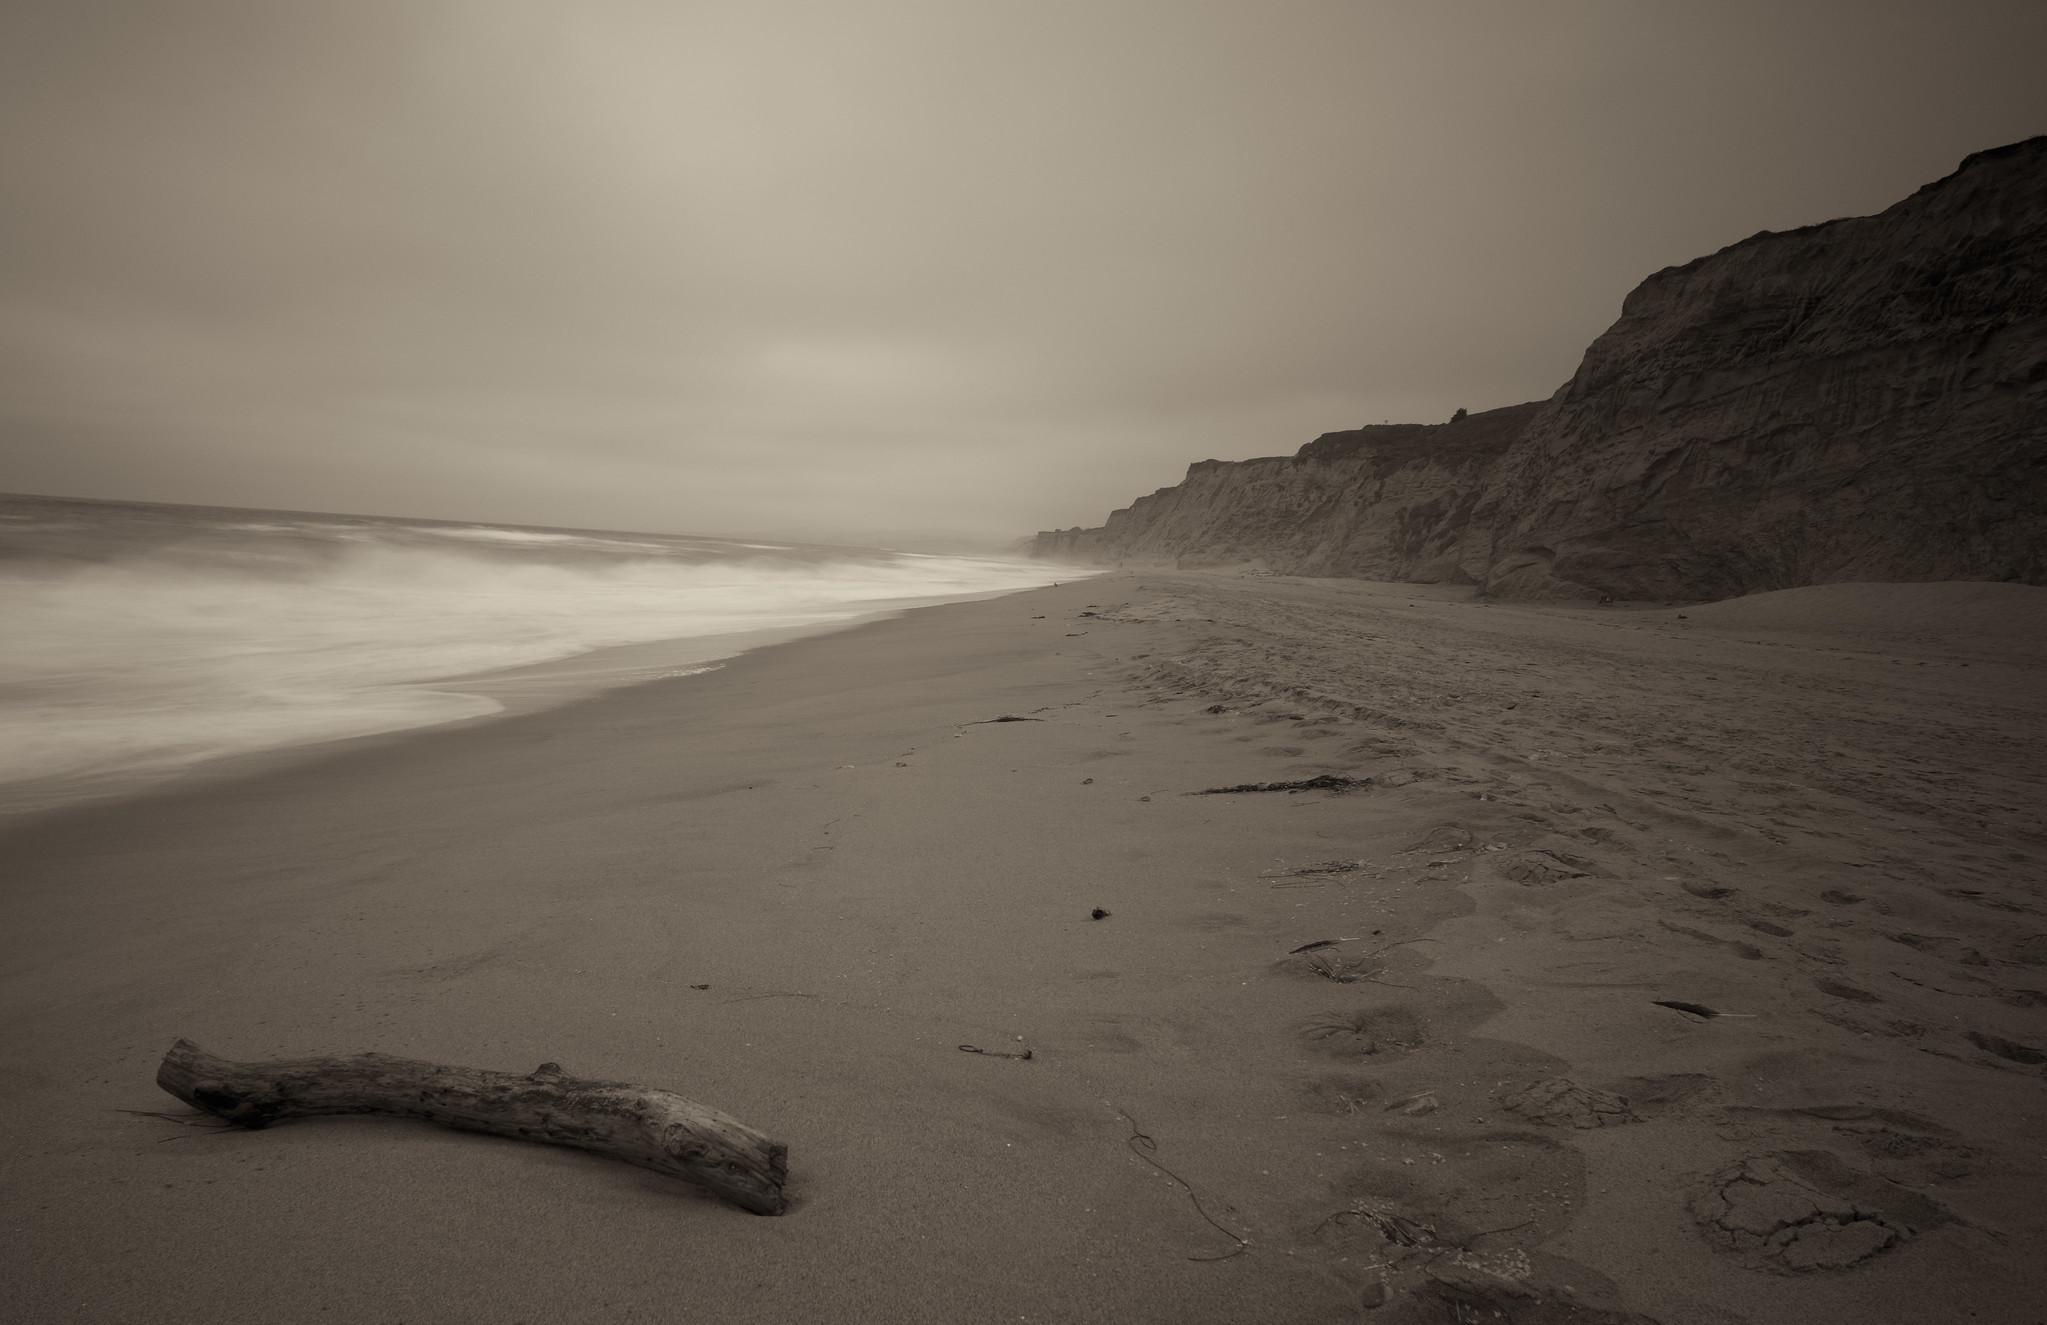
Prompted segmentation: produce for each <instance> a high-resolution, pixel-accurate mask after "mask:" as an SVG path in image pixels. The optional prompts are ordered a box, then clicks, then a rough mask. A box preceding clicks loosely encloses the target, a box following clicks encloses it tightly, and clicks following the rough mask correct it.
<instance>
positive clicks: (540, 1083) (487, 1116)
mask: <svg viewBox="0 0 2047 1325" xmlns="http://www.w3.org/2000/svg"><path fill="white" fill-rule="evenodd" d="M156 1084H157V1085H159V1086H161V1087H163V1088H164V1089H165V1090H167V1091H169V1092H170V1093H171V1094H173V1095H175V1096H177V1097H178V1098H179V1099H181V1100H183V1101H184V1102H185V1103H187V1104H189V1105H191V1106H192V1107H193V1108H195V1109H201V1110H203V1111H205V1112H207V1113H210V1114H212V1115H214V1116H215V1117H217V1118H221V1119H224V1120H225V1121H227V1122H230V1123H233V1124H234V1125H236V1126H237V1127H247V1128H251V1129H255V1128H262V1127H268V1126H269V1125H270V1124H272V1123H275V1122H282V1121H284V1120H285V1119H289V1118H309V1117H316V1116H319V1115H322V1114H351V1113H364V1114H381V1115H384V1116H387V1117H392V1118H417V1119H420V1120H421V1121H423V1122H430V1123H439V1124H440V1125H441V1126H443V1127H453V1128H458V1129H460V1130H462V1131H468V1132H488V1133H490V1134H491V1135H493V1136H503V1137H510V1138H513V1139H516V1140H523V1141H538V1142H543V1143H546V1144H549V1145H559V1146H574V1147H576V1148H577V1149H580V1150H589V1151H594V1152H596V1153H598V1154H601V1155H608V1156H610V1157H611V1158H613V1159H621V1160H624V1161H625V1162H626V1163H628V1164H637V1165H639V1166H640V1167H641V1168H645V1169H652V1170H654V1171H655V1172H656V1173H665V1174H668V1175H670V1176H671V1177H677V1178H682V1179H684V1180H685V1181H688V1182H693V1183H696V1184H698V1185H699V1186H702V1187H705V1188H708V1189H709V1190H711V1191H712V1192H715V1193H716V1194H718V1195H719V1196H722V1197H724V1198H725V1199H726V1200H728V1201H731V1202H732V1203H733V1204H735V1205H738V1206H740V1207H742V1208H744V1209H747V1210H751V1211H752V1212H753V1213H755V1214H760V1215H778V1214H781V1213H782V1212H783V1211H784V1210H785V1209H787V1208H788V1200H787V1197H786V1196H785V1195H784V1193H783V1185H784V1183H785V1182H786V1180H787V1177H788V1147H786V1146H784V1145H783V1144H781V1143H780V1142H778V1141H771V1140H769V1139H768V1138H767V1137H765V1136H763V1135H761V1134H760V1133H759V1132H756V1131H754V1130H753V1129H752V1128H750V1127H748V1126H746V1125H745V1124H744V1123H741V1122H739V1121H737V1120H736V1119H733V1118H729V1117H727V1116H726V1115H724V1114H722V1113H719V1112H718V1111H717V1110H715V1109H710V1108H706V1107H705V1106H704V1105H701V1104H698V1103H696V1102H695V1101H694V1100H687V1099H684V1098H683V1097H682V1096H680V1095H676V1094H672V1093H671V1092H669V1091H665V1090H655V1089H650V1088H648V1087H645V1086H635V1085H629V1084H627V1083H625V1082H620V1081H590V1080H585V1079H583V1078H581V1077H572V1076H570V1075H568V1073H566V1072H564V1071H563V1070H562V1068H561V1065H560V1064H558V1063H542V1064H541V1065H540V1066H539V1067H538V1068H536V1069H534V1070H533V1071H532V1072H531V1073H529V1074H527V1075H525V1076H516V1075H514V1074H512V1073H509V1072H486V1071H481V1070H479V1069H476V1068H469V1067H449V1066H445V1065H443V1064H440V1063H428V1062H421V1061H419V1060H416V1059H410V1058H393V1057H390V1056H388V1055H385V1054H358V1055H355V1056H353V1057H347V1058H291V1059H277V1060H274V1061H270V1062H261V1063H236V1062H230V1061H229V1060H227V1059H224V1058H216V1057H214V1056H213V1055H212V1054H209V1053H207V1052H205V1051H204V1050H202V1049H201V1048H199V1046H197V1045H195V1044H193V1043H192V1042H191V1041H190V1040H182V1039H181V1040H179V1041H178V1042H177V1043H176V1044H174V1045H172V1046H171V1049H170V1052H169V1053H167V1054H165V1055H164V1060H163V1065H162V1066H161V1067H159V1068H158V1069H157V1073H156Z"/></svg>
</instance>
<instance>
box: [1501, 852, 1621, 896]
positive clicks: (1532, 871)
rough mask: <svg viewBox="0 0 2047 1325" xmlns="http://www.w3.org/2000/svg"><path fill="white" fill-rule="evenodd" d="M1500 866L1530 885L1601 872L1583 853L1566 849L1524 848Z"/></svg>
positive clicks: (1526, 884)
mask: <svg viewBox="0 0 2047 1325" xmlns="http://www.w3.org/2000/svg"><path fill="white" fill-rule="evenodd" d="M1498 868H1499V871H1500V873H1501V874H1502V875H1503V876H1505V877H1506V878H1509V879H1512V880H1513V881H1514V882H1516V883H1518V884H1521V885H1523V886H1524V887H1530V888H1539V887H1542V886H1543V885H1545V884H1552V883H1562V882H1564V881H1565V880H1567V879H1583V878H1589V877H1591V876H1593V875H1595V874H1598V873H1600V872H1601V871H1600V869H1599V867H1598V866H1597V865H1595V864H1593V863H1592V862H1591V861H1589V860H1587V859H1585V858H1584V857H1583V856H1574V855H1571V854H1570V853H1568V852H1563V851H1522V852H1519V853H1517V854H1515V855H1512V856H1509V857H1508V858H1507V859H1505V860H1503V861H1501V862H1500V864H1499V867H1498Z"/></svg>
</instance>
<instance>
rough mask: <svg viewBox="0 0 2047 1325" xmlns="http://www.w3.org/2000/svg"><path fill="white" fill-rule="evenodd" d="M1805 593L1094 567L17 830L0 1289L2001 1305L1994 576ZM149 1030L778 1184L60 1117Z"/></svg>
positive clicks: (877, 1305) (2012, 1221) (490, 1142)
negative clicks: (682, 1113)
mask: <svg viewBox="0 0 2047 1325" xmlns="http://www.w3.org/2000/svg"><path fill="white" fill-rule="evenodd" d="M1802 592H1808V593H1809V594H1810V595H1811V596H1810V597H1809V598H1807V599H1806V600H1803V601H1792V600H1785V599H1782V598H1776V597H1772V598H1765V599H1756V600H1746V601H1744V602H1737V603H1732V604H1723V605H1716V606H1712V607H1705V608H1692V609H1686V610H1685V612H1684V615H1683V616H1682V617H1680V615H1679V614H1678V612H1677V611H1676V610H1657V611H1628V610H1613V609H1608V610H1597V609H1589V608H1588V609H1557V608H1536V607H1516V606H1504V605H1493V606H1486V605H1481V604H1478V603H1474V602H1471V601H1468V600H1466V599H1465V598H1464V597H1463V596H1462V595H1461V594H1458V593H1454V592H1450V591H1443V590H1430V589H1420V588H1412V587H1408V586H1385V585H1369V584H1352V583H1342V582H1324V581H1301V580H1286V579H1267V578H1238V577H1230V576H1225V575H1199V576H1197V575H1117V576H1112V577H1107V578H1104V579H1099V580H1093V581H1086V582H1080V583H1074V584H1067V585H1064V586H1061V587H1057V588H1053V589H1046V590H1038V591H1033V592H1029V593H1024V594H1018V595H1013V596H1010V597H1006V598H1001V599H995V600H990V601H984V602H977V603H965V604H955V605H949V606H946V607H940V608H932V609H924V610H920V611H916V612H912V613H909V614H908V615H906V616H904V617H902V618H900V619H896V620H891V621H884V622H879V623H875V624H872V625H868V626H863V627H860V628H858V629H855V630H851V631H847V632H843V633H840V634H836V635H831V636H826V637H822V638H815V639H807V640H801V641H797V642H795V643H791V644H785V645H780V646H777V647H774V648H769V649H764V650H761V651H759V652H756V653H753V654H749V655H747V656H746V657H744V658H741V659H738V660H735V661H734V662H732V663H729V664H727V665H726V666H725V667H723V668H722V669H720V670H718V671H715V672H710V673H706V674H703V675H699V676H693V677H687V678H682V679H677V680H672V681H664V682H659V683H655V684H650V685H645V686H640V687H636V688H633V689H630V690H625V691H618V692H614V693H611V694H609V695H605V696H601V697H599V698H596V699H592V700H588V701H584V702H581V703H577V704H574V705H571V706H568V707H565V708H560V709H555V710H551V711H544V712H536V713H528V714H522V715H519V716H516V717H510V718H505V719H502V720H497V721H491V722H482V723H477V724H473V725H469V726H464V727H459V728H453V729H447V730H443V731H438V732H429V733H422V734H414V735H410V736H406V737H402V738H378V739H373V740H369V741H364V742H358V743H354V744H352V745H349V746H346V747H340V748H336V749H334V750H331V751H328V752H324V753H321V754H318V755H311V756H308V755H299V756H294V757H290V758H281V759H279V760H277V761H275V762H274V763H272V764H270V765H267V766H266V767H264V768H263V769H261V770H260V771H256V772H253V773H247V772H245V773H244V774H243V775H242V776H239V777H237V778H232V779H230V778H221V777H216V778H209V779H195V780H193V781H192V782H190V784H189V785H186V786H184V787H181V788H174V789H170V790H165V791H161V792H158V793H155V794H152V795H149V796H146V797H141V798H137V799H134V800H130V801H126V802H122V803H117V804H107V805H100V806H92V807H85V808H81V809H77V810H73V811H69V812H66V813H62V814H57V815H52V816H49V817H47V818H44V819H41V820H38V821H34V822H31V823H28V824H26V825H23V826H19V827H17V828H15V829H14V830H13V831H12V832H10V833H9V834H8V835H7V836H6V837H4V838H0V872H4V877H5V884H4V888H5V892H4V898H5V900H4V903H0V906H4V912H0V921H4V923H0V1049H4V1051H5V1054H6V1062H7V1063H8V1064H9V1065H10V1068H11V1070H10V1071H9V1072H8V1073H6V1074H5V1076H4V1078H0V1099H4V1101H5V1107H6V1110H7V1118H8V1124H9V1132H10V1137H11V1144H10V1146H9V1147H8V1149H7V1151H6V1153H5V1155H4V1158H0V1220H4V1227H5V1229H6V1237H5V1239H4V1246H0V1269H4V1278H5V1288H6V1293H5V1298H6V1300H7V1301H8V1303H9V1304H10V1307H9V1315H10V1317H11V1318H14V1319H21V1320H32V1321H43V1320H94V1321H144V1320H148V1321H163V1320H186V1319H190V1320H201V1319H204V1320H207V1321H209V1322H220V1321H239V1320H279V1319H294V1320H296V1319H309V1318H314V1317H316V1316H323V1315H324V1316H325V1317H327V1318H330V1319H335V1320H374V1321H385V1320H392V1321H396V1320H414V1321H423V1320H436V1321H444V1320H445V1321H458V1320H459V1321H468V1320H474V1321H507V1320H521V1319H524V1320H536V1321H537V1320H544V1319H579V1320H649V1321H652V1320H703V1321H753V1320H759V1321H767V1320H777V1321H782V1320H825V1319H843V1320H891V1321H899V1320H901V1321H908V1320H915V1321H1017V1320H1037V1321H1096V1320H1099V1321H1129V1320H1160V1321H1168V1320H1170V1321H1325V1320H1326V1321H1340V1320H1352V1319H1358V1320H1370V1321H1374V1322H1377V1321H1388V1320H1390V1321H1434V1320H1464V1319H1511V1320H1518V1321H1544V1322H1547V1321H1563V1320H1571V1321H1586V1322H1619V1321H1637V1320H1641V1319H1644V1318H1647V1319H1650V1320H1657V1321H1663V1322H1666V1325H1678V1323H1679V1322H1695V1321H1696V1322H1716V1323H1717V1322H1730V1321H1741V1320H1747V1321H1754V1322H1759V1323H1760V1322H1773V1321H1815V1322H1844V1323H1845V1322H1849V1321H1868V1320H1904V1319H1926V1320H1946V1319H1960V1320H1975V1321H1983V1322H1992V1321H2012V1322H2017V1321H2036V1320H2039V1319H2040V1318H2041V1313H2042V1303H2043V1301H2047V1272H2043V1271H2042V1270H2041V1268H2040V1265H2039V1258H2038V1257H2037V1255H2036V1254H2034V1251H2033V1249H2035V1248H2037V1247H2039V1246H2040V1245H2043V1240H2047V1217H2043V1215H2042V1213H2041V1210H2040V1206H2039V1202H2038V1199H2037V1193H2038V1191H2039V1190H2040V1182H2041V1178H2042V1170H2043V1167H2047V1161H2043V1156H2042V1153H2041V1147H2040V1137H2041V1136H2042V1135H2043V1122H2047V1120H2043V1117H2042V1113H2043V1110H2042V1103H2043V1089H2042V1088H2043V1084H2047V1083H2043V1075H2042V1064H2043V1063H2047V1026H2043V1021H2047V1013H2043V1011H2042V1007H2043V1005H2047V994H2043V992H2042V991H2043V990H2047V970H2043V969H2042V968H2043V966H2047V896H2043V892H2047V889H2043V886H2042V882H2041V878H2042V874H2043V871H2042V869H2041V861H2042V859H2043V857H2047V834H2043V829H2042V823H2041V807H2042V805H2043V804H2047V685H2043V684H2042V681H2043V678H2047V639H2043V638H2042V637H2041V636H2042V631H2041V628H2040V627H2039V625H2038V624H2036V623H2037V621H2038V620H2040V619H2041V618H2043V617H2047V613H2042V612H2041V611H2040V607H2039V604H2040V602H2041V599H2042V597H2043V591H2041V590H2037V589H2024V588H2017V587H2014V586H1999V585H1990V586H1906V587H1899V588H1895V589H1863V588H1846V589H1839V590H1822V591H1802ZM1787 602H1788V603H1789V606H1788V607H1787ZM1004 715H1010V716H1017V717H1026V718H1031V719H1034V720H1033V721H1028V722H1003V723H997V722H990V721H988V720H989V719H992V718H996V717H1000V716H1004ZM1323 774H1331V775H1339V776H1342V777H1348V778H1358V779H1369V782H1367V783H1365V784H1363V785H1360V786H1357V787H1355V788H1353V789H1350V790H1340V791H1331V790H1307V791H1299V792H1293V793H1289V792H1285V791H1267V792H1245V793H1239V794H1227V795H1194V794H1189V793H1193V792H1199V791H1201V790H1203V789H1205V788H1211V787H1223V786H1233V785H1238V784H1245V783H1265V782H1274V781H1288V780H1302V779H1309V778H1314V777H1316V776H1319V775H1323ZM1096 908H1100V909H1104V910H1106V911H1107V912H1108V913H1109V914H1108V915H1107V916H1106V917H1104V918H1102V919H1100V920H1096V919H1092V918H1091V912H1092V911H1093V910H1094V909H1096ZM1321 940H1335V941H1336V942H1333V943H1330V944H1328V945H1327V946H1322V947H1316V948H1311V949H1309V950H1308V951H1306V952H1299V953H1296V952H1293V951H1292V950H1293V949H1296V948H1300V947H1302V946H1303V945H1307V944H1311V943H1315V942H1317V941H1321ZM698 986H706V987H704V988H699V987H698ZM1669 1004H1683V1005H1689V1006H1691V1007H1694V1008H1697V1009H1704V1010H1711V1011H1713V1012H1716V1013H1718V1014H1719V1015H1715V1016H1707V1015H1704V1013H1703V1012H1702V1011H1687V1010H1685V1009H1684V1008H1683V1007H1673V1006H1669ZM180 1035H183V1036H187V1037H189V1038H191V1039H194V1040H196V1041H197V1042H198V1043H200V1044H201V1045H203V1046H205V1047H206V1048H208V1049H209V1050H212V1051H214V1052H217V1053H220V1054H223V1055H226V1056H229V1057H235V1058H265V1057H278V1056H289V1055H306V1054H318V1053H332V1052H356V1051H361V1050H379V1051H382V1052H387V1053H395V1054H402V1055H408V1056H415V1057H424V1058H433V1059H440V1060H444V1061H450V1062H457V1063H464V1064H468V1065H472V1066H478V1067H488V1068H497V1069H504V1070H517V1071H526V1070H530V1069H531V1068H532V1067H533V1066H534V1065H536V1064H538V1063H540V1062H542V1061H543V1060H556V1061H559V1062H561V1063H562V1064H563V1065H564V1066H565V1067H567V1068H568V1069H569V1070H570V1071H572V1072H576V1073H581V1074H584V1075H590V1076H598V1077H610V1078H619V1079H625V1080H632V1081H639V1082H643V1083H646V1084H649V1085H659V1086H665V1087H668V1088H671V1089H674V1090H677V1091H679V1092H681V1093H683V1094H686V1095H690V1096H692V1097H694V1098H697V1099H699V1100H702V1101H703V1102H705V1103H707V1104H710V1105H712V1106H714V1107H716V1108H719V1109H722V1110H724V1111H726V1112H728V1113H731V1114H733V1115H735V1116H736V1117H738V1118H740V1119H742V1120H744V1121H745V1122H747V1123H749V1124H751V1125H753V1126H754V1127H756V1128H759V1129H761V1130H762V1131H765V1132H767V1133H769V1134H770V1135H772V1136H774V1137H776V1138H778V1139H780V1140H782V1141H784V1142H786V1143H787V1144H788V1145H789V1147H790V1166H791V1174H792V1181H791V1195H792V1197H793V1200H794V1205H793V1208H792V1209H791V1211H790V1212H789V1213H788V1214H787V1215H784V1216H782V1217H779V1218H759V1217H755V1216H750V1215H747V1214H744V1213H742V1212H739V1211H737V1210H735V1209H733V1208H731V1207H729V1206H726V1205H722V1204H719V1203H717V1202H715V1201H713V1200H710V1199H708V1198H705V1197H702V1196H700V1195H698V1194H696V1193H695V1192H694V1191H692V1190H691V1189H689V1188H687V1187H683V1186H681V1185H679V1184H676V1183H674V1182H672V1181H669V1180H666V1179H662V1178H659V1177H656V1176H654V1175H652V1174H647V1173H644V1172H641V1171H639V1170H635V1169H632V1168H629V1167H626V1166H624V1165H620V1164H616V1163H612V1162H607V1161H605V1160H602V1159H599V1158H595V1157H591V1156H587V1155H582V1154H578V1153H576V1152H572V1151H566V1150H556V1149H549V1148H544V1147H538V1146H532V1145H526V1144H521V1143H515V1142H509V1141H501V1140H495V1139H490V1138H481V1137H475V1136H465V1135H461V1134H457V1133H453V1132H447V1131H442V1130H439V1129H435V1128H431V1127H426V1126H422V1125H417V1124H409V1123H403V1122H396V1121H388V1122H387V1121H376V1120H359V1119H337V1120H322V1121H310V1122H300V1123H293V1124H290V1125H288V1126H284V1127H279V1128H277V1129H273V1130H271V1131H267V1132H258V1133H227V1134H211V1133H200V1132H197V1131H192V1130H189V1129H185V1128H180V1127H178V1126H176V1125H174V1124H172V1123H169V1122H166V1121H162V1120H159V1119H155V1118H148V1117H138V1116H135V1115H133V1114H129V1113H124V1112H121V1110H124V1109H139V1110H152V1109H163V1108H171V1109H175V1108H176V1105H175V1104H174V1102H172V1101H170V1100H169V1098H168V1097H167V1096H163V1095H161V1094H160V1093H158V1092H157V1091H156V1090H155V1088H154V1086H153V1084H152V1081H153V1076H154V1072H155V1066H156V1063H157V1061H158V1059H159V1058H160V1057H161V1055H162V1053H163V1051H164V1049H165V1048H166V1047H167V1046H168V1045H169V1044H170V1042H171V1041H172V1040H173V1039H174V1038H176V1037H177V1036H180ZM962 1045H972V1046H975V1047H977V1048H981V1049H984V1050H1002V1051H1006V1052H1021V1051H1022V1050H1024V1049H1026V1048H1027V1049H1029V1050H1030V1051H1031V1054H1032V1057H1031V1058H1030V1059H1028V1060H1023V1059H1016V1058H1006V1057H998V1056H995V1055H993V1054H990V1053H979V1054H976V1053H967V1052H962V1051H961V1048H960V1046H962ZM1190 1189H1191V1191H1190ZM1495 1312H1497V1313H1501V1314H1499V1315H1492V1314H1488V1313H1495Z"/></svg>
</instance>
